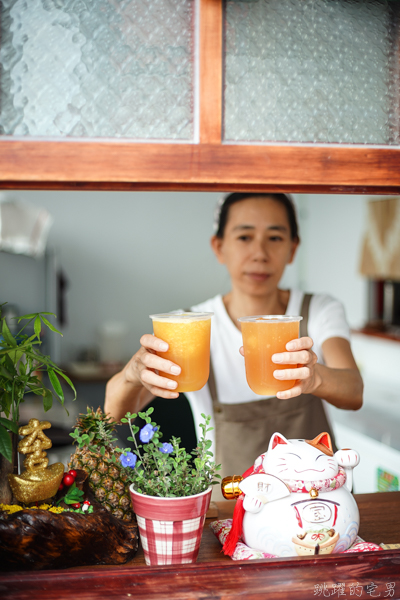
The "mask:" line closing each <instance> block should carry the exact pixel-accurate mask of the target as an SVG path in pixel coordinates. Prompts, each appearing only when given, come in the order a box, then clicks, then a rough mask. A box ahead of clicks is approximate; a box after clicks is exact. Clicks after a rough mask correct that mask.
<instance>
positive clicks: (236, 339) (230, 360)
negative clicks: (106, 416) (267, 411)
mask: <svg viewBox="0 0 400 600" xmlns="http://www.w3.org/2000/svg"><path fill="white" fill-rule="evenodd" d="M303 297H304V292H301V291H299V290H291V291H290V297H289V302H288V306H287V310H286V314H287V315H293V316H295V315H299V314H300V311H301V306H302V302H303ZM192 310H193V311H196V312H213V313H214V316H213V317H212V321H211V360H212V364H213V369H214V375H215V384H216V387H217V393H218V399H219V401H220V402H221V403H222V404H235V403H242V402H253V401H257V400H262V399H263V398H265V397H267V396H259V395H258V394H255V393H254V392H253V391H252V390H251V389H250V387H249V386H248V383H247V380H246V373H245V367H244V358H243V356H242V355H241V354H240V353H239V348H240V346H242V345H243V342H242V334H241V332H240V331H239V329H237V327H235V325H234V324H233V322H232V320H231V318H230V317H229V315H228V313H227V312H226V309H225V305H224V303H223V300H222V296H221V295H218V296H215V297H214V298H211V299H210V300H206V301H205V302H202V303H201V304H197V305H196V306H192ZM308 335H309V336H310V337H311V338H312V339H313V341H314V346H313V351H314V352H315V354H316V355H317V357H318V362H319V363H322V364H323V363H324V360H323V355H322V344H323V343H324V342H325V340H327V339H329V338H332V337H341V338H345V339H346V340H350V329H349V325H348V323H347V321H346V316H345V312H344V308H343V305H342V304H341V303H340V302H339V301H338V300H335V299H334V298H332V297H331V296H328V295H326V294H315V295H313V296H312V298H311V302H310V308H309V317H308ZM185 395H186V396H187V398H188V400H189V403H190V406H191V409H192V413H193V419H194V425H195V430H196V434H197V435H198V434H199V433H200V429H199V424H200V423H201V422H202V421H203V419H202V417H201V413H204V414H206V415H211V417H212V420H211V423H210V426H211V427H215V422H214V416H213V407H212V399H211V395H210V391H209V388H208V385H205V386H204V387H203V388H202V389H201V390H198V391H197V392H186V394H185ZM209 437H210V439H211V440H212V442H213V445H214V441H215V438H214V430H213V431H211V432H210V433H209ZM211 450H212V449H211Z"/></svg>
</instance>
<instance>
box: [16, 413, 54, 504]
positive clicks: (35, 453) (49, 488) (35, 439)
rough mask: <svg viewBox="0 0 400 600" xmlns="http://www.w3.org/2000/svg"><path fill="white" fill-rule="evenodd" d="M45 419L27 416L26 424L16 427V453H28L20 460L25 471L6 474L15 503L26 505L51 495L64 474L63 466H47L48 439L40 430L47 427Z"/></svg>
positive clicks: (49, 425) (49, 446)
mask: <svg viewBox="0 0 400 600" xmlns="http://www.w3.org/2000/svg"><path fill="white" fill-rule="evenodd" d="M50 427H51V424H50V423H49V421H39V420H38V419H30V421H29V423H28V425H25V426H23V427H20V428H19V430H18V433H19V435H23V436H24V438H23V439H22V440H21V441H20V442H19V444H18V452H20V453H21V454H26V455H28V456H27V458H25V460H24V467H25V469H26V470H25V471H23V472H22V473H21V474H20V475H8V481H9V483H10V488H11V490H12V493H13V494H14V496H15V498H16V499H17V500H18V501H19V502H23V503H24V504H29V503H30V502H38V501H39V500H45V499H46V498H51V497H52V496H54V495H55V494H56V493H57V490H58V488H59V486H60V483H61V480H62V478H63V475H64V465H63V464H62V463H54V464H52V465H50V466H48V465H49V459H48V458H47V453H46V452H44V450H48V449H49V448H51V446H52V443H51V440H50V439H49V438H48V437H47V436H46V435H45V434H44V433H43V429H49V428H50Z"/></svg>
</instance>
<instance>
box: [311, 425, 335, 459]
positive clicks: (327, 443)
mask: <svg viewBox="0 0 400 600" xmlns="http://www.w3.org/2000/svg"><path fill="white" fill-rule="evenodd" d="M305 442H307V444H310V446H314V448H317V450H320V451H321V452H323V453H324V454H326V455H327V456H333V447H332V440H331V436H330V435H329V433H327V432H326V431H324V432H323V433H320V434H319V435H317V437H315V438H314V439H313V440H305Z"/></svg>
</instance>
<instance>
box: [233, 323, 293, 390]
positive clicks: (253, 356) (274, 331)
mask: <svg viewBox="0 0 400 600" xmlns="http://www.w3.org/2000/svg"><path fill="white" fill-rule="evenodd" d="M301 319H302V317H286V316H280V315H260V316H256V317H241V318H240V319H238V321H240V324H241V328H242V335H243V348H244V361H245V367H246V379H247V383H248V384H249V386H250V387H251V389H252V390H253V392H255V393H256V394H260V396H275V395H276V393H277V392H283V391H285V390H290V388H292V387H293V386H294V384H295V380H294V379H293V380H285V381H279V380H278V379H275V377H274V375H273V373H274V371H276V370H278V369H293V368H296V367H297V365H293V364H291V365H284V364H281V363H280V364H275V363H273V362H272V360H271V357H272V355H273V354H277V353H278V352H286V344H287V343H288V342H290V340H294V339H295V338H298V337H299V323H300V321H301Z"/></svg>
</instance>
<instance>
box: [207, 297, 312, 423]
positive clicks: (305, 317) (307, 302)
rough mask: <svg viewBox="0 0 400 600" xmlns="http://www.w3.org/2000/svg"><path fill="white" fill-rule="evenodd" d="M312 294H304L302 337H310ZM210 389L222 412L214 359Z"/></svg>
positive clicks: (215, 407)
mask: <svg viewBox="0 0 400 600" xmlns="http://www.w3.org/2000/svg"><path fill="white" fill-rule="evenodd" d="M311 298H312V294H304V297H303V302H302V305H301V310H300V316H301V317H303V319H302V321H300V337H307V335H308V316H309V312H310V302H311ZM208 389H209V390H210V396H211V399H212V403H213V408H214V411H215V412H221V405H220V403H219V400H218V393H217V385H216V382H215V374H214V369H213V364H212V359H211V358H210V375H209V377H208Z"/></svg>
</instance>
